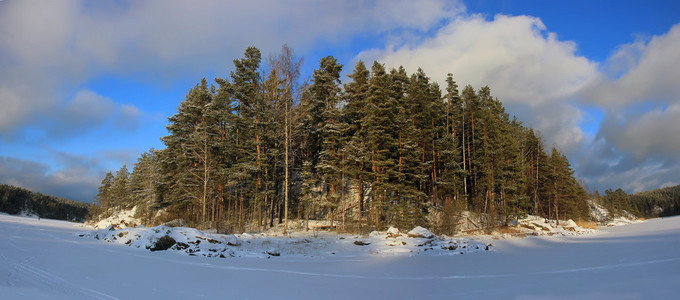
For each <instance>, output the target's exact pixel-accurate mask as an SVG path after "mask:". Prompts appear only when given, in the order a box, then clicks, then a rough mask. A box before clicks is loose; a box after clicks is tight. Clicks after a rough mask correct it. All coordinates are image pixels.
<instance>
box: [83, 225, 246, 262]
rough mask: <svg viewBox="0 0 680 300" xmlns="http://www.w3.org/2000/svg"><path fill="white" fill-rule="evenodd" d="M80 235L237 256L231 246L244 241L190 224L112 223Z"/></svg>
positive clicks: (159, 248)
mask: <svg viewBox="0 0 680 300" xmlns="http://www.w3.org/2000/svg"><path fill="white" fill-rule="evenodd" d="M80 236H81V237H91V238H94V239H96V240H103V241H106V242H109V243H116V244H123V245H128V246H130V247H135V248H140V249H147V250H150V251H165V250H174V251H182V252H185V253H187V254H189V255H202V256H207V257H213V256H215V257H217V256H219V257H225V255H229V256H234V251H233V250H232V249H230V246H231V245H240V243H239V241H238V239H237V238H236V237H235V236H233V235H230V236H229V235H220V236H213V235H209V234H205V233H203V232H201V231H198V230H196V229H193V228H186V227H167V226H157V227H151V228H124V229H114V228H113V226H109V227H108V228H106V229H99V230H95V231H93V232H90V233H85V234H81V235H80Z"/></svg>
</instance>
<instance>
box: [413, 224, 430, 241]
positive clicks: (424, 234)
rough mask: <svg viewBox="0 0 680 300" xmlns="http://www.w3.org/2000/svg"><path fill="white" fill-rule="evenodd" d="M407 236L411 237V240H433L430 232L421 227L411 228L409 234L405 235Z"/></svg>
mask: <svg viewBox="0 0 680 300" xmlns="http://www.w3.org/2000/svg"><path fill="white" fill-rule="evenodd" d="M407 235H408V236H409V237H412V238H426V239H429V238H433V237H434V233H432V232H430V231H429V230H427V229H425V228H423V227H420V226H418V227H416V228H413V230H411V231H409V232H408V233H407Z"/></svg>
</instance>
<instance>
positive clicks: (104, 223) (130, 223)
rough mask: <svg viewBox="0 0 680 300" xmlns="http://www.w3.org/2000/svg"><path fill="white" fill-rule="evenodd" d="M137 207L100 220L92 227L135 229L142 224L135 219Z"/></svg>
mask: <svg viewBox="0 0 680 300" xmlns="http://www.w3.org/2000/svg"><path fill="white" fill-rule="evenodd" d="M136 212H137V207H136V206H135V207H133V208H132V209H129V210H123V211H119V212H117V213H115V214H113V215H112V216H110V217H108V218H105V219H102V220H100V221H99V222H97V223H95V224H94V225H93V227H94V228H106V227H109V226H113V227H114V228H126V227H137V226H139V225H141V224H142V220H140V219H137V218H135V217H134V216H135V213H136Z"/></svg>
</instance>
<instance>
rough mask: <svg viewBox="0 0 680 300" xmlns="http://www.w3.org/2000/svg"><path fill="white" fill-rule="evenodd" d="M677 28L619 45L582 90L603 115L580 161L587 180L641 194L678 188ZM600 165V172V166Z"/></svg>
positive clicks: (679, 31) (679, 96)
mask: <svg viewBox="0 0 680 300" xmlns="http://www.w3.org/2000/svg"><path fill="white" fill-rule="evenodd" d="M678 48H680V25H675V26H673V27H672V28H671V29H670V30H669V31H668V33H666V34H663V35H659V36H654V37H652V38H651V39H647V40H644V39H642V38H640V37H638V39H637V40H636V41H634V42H633V43H630V44H625V45H621V46H620V47H619V48H618V49H617V51H616V52H614V54H612V56H611V57H610V58H609V60H608V61H607V63H606V64H605V66H607V68H606V69H605V70H604V71H605V72H603V73H602V74H600V76H599V77H598V79H597V80H594V81H593V82H591V83H590V84H589V85H588V86H587V87H585V88H584V89H583V91H581V93H580V95H581V97H580V98H581V99H582V101H583V102H584V103H586V104H588V105H595V106H597V107H599V108H600V109H602V110H603V111H604V119H603V120H602V123H601V124H600V129H599V131H598V133H597V135H596V136H595V138H594V141H593V143H592V145H590V147H589V148H588V150H591V154H590V155H588V156H586V157H583V158H582V159H581V163H580V164H581V165H583V166H584V169H585V170H587V172H584V176H585V177H586V179H588V180H590V181H593V182H598V183H599V184H600V185H603V186H617V185H618V186H623V187H624V188H626V189H627V190H629V191H641V190H645V189H651V188H657V187H660V186H669V185H674V184H678V183H679V182H678V174H680V161H678V153H680V131H678V128H680V86H679V85H678V84H677V78H680V53H678V51H677V49H678ZM598 166H599V167H598Z"/></svg>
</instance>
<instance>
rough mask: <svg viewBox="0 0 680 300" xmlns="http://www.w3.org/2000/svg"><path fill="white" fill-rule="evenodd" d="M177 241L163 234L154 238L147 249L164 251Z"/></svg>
mask: <svg viewBox="0 0 680 300" xmlns="http://www.w3.org/2000/svg"><path fill="white" fill-rule="evenodd" d="M176 243H177V241H175V239H173V238H172V237H170V236H169V235H164V236H162V237H161V238H159V239H158V240H156V241H155V242H154V243H153V247H151V248H150V249H149V250H151V251H164V250H168V249H170V247H172V246H173V245H175V244H176Z"/></svg>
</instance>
